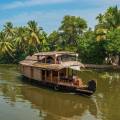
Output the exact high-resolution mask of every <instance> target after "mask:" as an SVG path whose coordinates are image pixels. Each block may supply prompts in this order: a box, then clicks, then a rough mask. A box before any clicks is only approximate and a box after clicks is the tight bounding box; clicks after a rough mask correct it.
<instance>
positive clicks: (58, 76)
mask: <svg viewBox="0 0 120 120" xmlns="http://www.w3.org/2000/svg"><path fill="white" fill-rule="evenodd" d="M59 81H60V73H59V71H58V82H59Z"/></svg>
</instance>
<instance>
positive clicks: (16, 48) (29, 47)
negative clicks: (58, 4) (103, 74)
mask: <svg viewBox="0 0 120 120" xmlns="http://www.w3.org/2000/svg"><path fill="white" fill-rule="evenodd" d="M96 20H97V24H96V26H95V28H94V29H91V28H89V27H88V25H87V22H86V20H84V19H83V18H81V17H79V16H70V15H66V16H64V18H63V20H62V22H61V25H60V27H59V28H58V29H57V30H56V31H53V32H52V33H50V34H47V33H46V32H45V31H44V30H43V28H42V27H40V26H38V24H37V23H36V22H35V21H34V20H32V21H28V23H27V25H26V26H20V27H15V26H14V25H13V24H12V23H11V22H7V23H6V24H5V25H4V27H3V29H2V30H1V31H0V64H9V63H10V64H15V63H18V62H19V61H21V60H23V59H25V57H26V56H28V55H32V54H33V53H36V52H41V51H64V50H65V51H73V52H77V53H78V54H79V60H80V61H81V62H82V63H85V64H98V65H100V64H105V65H119V64H120V9H119V8H118V7H117V6H113V7H109V8H107V9H106V11H105V12H104V13H100V14H99V15H98V16H96Z"/></svg>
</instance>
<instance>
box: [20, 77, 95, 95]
mask: <svg viewBox="0 0 120 120" xmlns="http://www.w3.org/2000/svg"><path fill="white" fill-rule="evenodd" d="M22 78H23V79H22V80H23V82H27V83H30V84H33V85H36V86H38V87H44V88H49V89H52V90H55V91H60V92H65V93H74V94H77V95H85V96H91V95H92V94H93V93H94V92H95V91H92V90H88V87H81V88H78V87H75V86H67V85H61V84H57V83H51V82H48V81H42V80H41V81H37V80H34V79H30V78H28V77H26V76H24V75H23V76H22Z"/></svg>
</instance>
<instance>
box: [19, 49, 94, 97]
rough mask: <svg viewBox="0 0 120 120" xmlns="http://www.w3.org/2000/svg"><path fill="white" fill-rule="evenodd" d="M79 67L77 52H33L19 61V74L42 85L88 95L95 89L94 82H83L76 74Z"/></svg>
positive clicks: (80, 66) (80, 64)
mask: <svg viewBox="0 0 120 120" xmlns="http://www.w3.org/2000/svg"><path fill="white" fill-rule="evenodd" d="M81 68H84V65H83V64H82V63H80V62H79V61H78V54H77V53H74V52H68V51H59V52H56V51H53V52H40V53H35V54H33V55H32V56H27V57H26V59H25V60H23V61H21V62H20V72H21V74H22V75H23V76H25V77H27V78H28V79H30V80H32V81H38V82H39V83H40V85H42V86H46V87H50V88H53V89H55V90H59V91H64V92H73V93H76V94H82V95H89V96H90V95H92V94H93V93H94V92H95V91H96V82H95V81H94V80H89V81H88V83H87V84H83V81H82V80H81V79H80V78H79V77H78V74H77V73H78V72H79V71H80V70H81Z"/></svg>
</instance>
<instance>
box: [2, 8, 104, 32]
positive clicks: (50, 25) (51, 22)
mask: <svg viewBox="0 0 120 120" xmlns="http://www.w3.org/2000/svg"><path fill="white" fill-rule="evenodd" d="M103 11H104V10H103V9H96V11H95V10H94V9H86V10H85V9H84V10H81V9H77V10H57V12H56V11H55V10H51V11H49V12H47V11H34V12H31V13H29V12H24V13H20V14H19V15H15V16H11V17H9V18H7V19H6V20H5V19H3V20H1V21H0V23H1V24H4V23H5V22H7V21H11V22H13V24H14V25H26V23H27V22H28V21H29V20H35V21H36V22H37V23H38V24H39V25H40V26H41V27H43V28H44V30H45V31H47V32H48V33H50V32H51V31H53V30H57V29H58V27H59V26H60V22H61V20H62V18H63V17H64V16H65V15H75V16H80V17H81V18H84V19H85V20H86V21H87V22H88V26H89V27H94V25H95V24H96V20H95V18H96V16H97V15H98V14H99V13H101V12H103ZM23 18H24V19H23Z"/></svg>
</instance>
